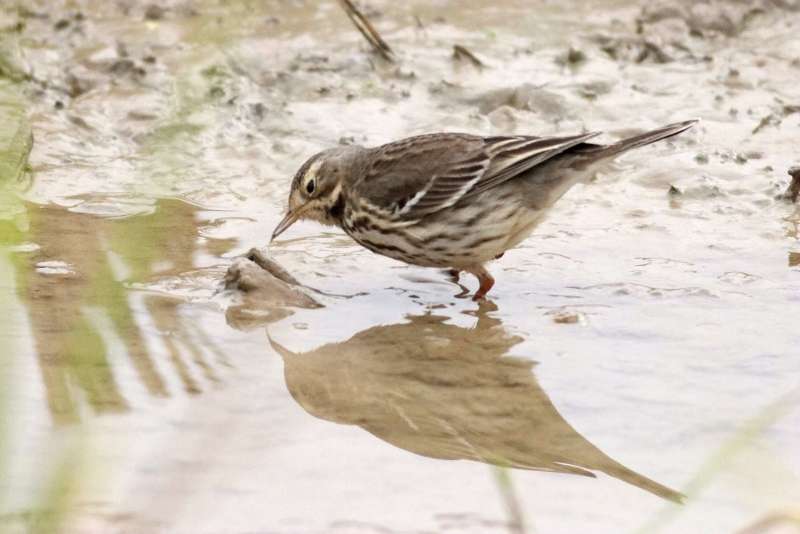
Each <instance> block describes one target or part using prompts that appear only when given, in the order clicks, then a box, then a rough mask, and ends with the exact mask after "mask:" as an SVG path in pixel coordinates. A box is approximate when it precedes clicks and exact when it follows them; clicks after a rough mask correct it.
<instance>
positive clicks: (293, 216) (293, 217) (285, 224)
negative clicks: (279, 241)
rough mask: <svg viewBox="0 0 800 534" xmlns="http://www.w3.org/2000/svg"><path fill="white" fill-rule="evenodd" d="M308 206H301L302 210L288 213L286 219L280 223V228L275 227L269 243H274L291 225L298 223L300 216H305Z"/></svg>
mask: <svg viewBox="0 0 800 534" xmlns="http://www.w3.org/2000/svg"><path fill="white" fill-rule="evenodd" d="M306 206H307V205H306ZM306 206H301V207H300V208H298V209H296V210H294V211H290V212H289V213H287V214H286V217H284V218H283V220H281V222H279V223H278V226H276V227H275V230H273V232H272V238H271V239H270V240H269V242H270V243H272V242H273V241H274V240H275V238H276V237H278V236H279V235H281V234H282V233H283V232H285V231H286V230H287V229H288V228H289V227H290V226H291V225H293V224H294V223H296V222H297V220H298V219H299V218H300V216H301V215H303V212H304V211H306Z"/></svg>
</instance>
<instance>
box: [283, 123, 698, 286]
mask: <svg viewBox="0 0 800 534" xmlns="http://www.w3.org/2000/svg"><path fill="white" fill-rule="evenodd" d="M696 122H697V121H695V120H691V121H686V122H680V123H676V124H670V125H669V126H664V127H663V128H658V129H656V130H652V131H649V132H646V133H643V134H640V135H636V136H634V137H630V138H628V139H623V140H622V141H619V142H617V143H613V144H610V145H600V144H595V143H590V142H589V140H590V139H592V138H593V137H595V136H597V135H599V132H593V133H586V134H580V135H572V136H566V137H531V136H520V135H515V136H492V137H480V136H476V135H468V134H463V133H434V134H427V135H419V136H415V137H409V138H406V139H401V140H399V141H394V142H392V143H388V144H385V145H382V146H378V147H374V148H365V147H361V146H346V147H339V148H333V149H330V150H325V151H323V152H320V153H318V154H316V155H314V156H312V157H311V158H310V159H308V160H307V161H306V162H305V163H304V164H303V165H302V166H301V167H300V169H299V170H298V171H297V174H295V176H294V179H293V180H292V185H291V191H290V193H289V206H288V211H287V213H286V216H285V217H284V218H283V220H282V221H281V222H280V223H279V224H278V226H277V227H276V228H275V231H274V232H273V234H272V239H273V240H274V239H275V238H276V237H278V236H279V235H280V234H282V233H283V232H284V231H285V230H286V229H287V228H289V227H290V226H291V225H292V224H294V223H295V222H296V221H298V220H300V219H311V220H315V221H317V222H320V223H322V224H326V225H332V226H338V227H340V228H341V229H343V230H344V231H345V232H346V233H347V234H348V235H349V236H350V237H352V238H353V239H354V240H355V241H356V242H358V243H359V244H360V245H362V246H364V247H366V248H367V249H369V250H371V251H373V252H376V253H378V254H382V255H384V256H388V257H390V258H394V259H396V260H400V261H403V262H405V263H410V264H413V265H420V266H423V267H439V268H446V269H449V270H451V272H452V273H454V274H456V275H457V273H458V272H460V271H465V272H468V273H471V274H473V275H475V276H476V277H477V278H478V281H479V283H480V286H479V288H478V290H477V292H476V293H475V296H474V300H480V299H483V298H484V297H485V296H486V293H487V292H488V291H489V289H491V287H492V285H494V278H492V276H491V275H490V274H489V272H488V271H487V270H486V267H485V264H486V263H487V262H489V261H491V260H493V259H497V258H499V257H501V256H502V255H503V253H504V252H505V251H506V250H508V249H510V248H512V247H514V246H516V245H517V244H519V243H520V242H521V241H522V240H524V239H525V238H526V237H528V235H530V233H531V232H532V231H533V229H534V228H535V227H536V225H537V224H539V223H540V222H541V221H542V219H543V218H544V216H545V215H546V214H547V212H548V211H549V210H550V208H551V207H552V206H553V204H554V203H555V202H556V201H557V200H558V199H559V198H561V197H562V196H563V195H564V193H566V192H567V191H568V190H569V189H570V187H572V186H573V185H575V184H576V183H580V182H584V181H586V180H588V179H591V178H592V177H593V176H594V174H595V172H596V171H597V170H598V164H599V163H602V162H603V161H606V160H609V159H610V158H613V157H615V156H617V155H619V154H621V153H622V152H625V151H627V150H630V149H632V148H638V147H641V146H644V145H647V144H650V143H653V142H655V141H659V140H661V139H666V138H667V137H671V136H673V135H677V134H679V133H681V132H683V131H684V130H687V129H688V128H691V127H692V126H693V125H694V124H695V123H696Z"/></svg>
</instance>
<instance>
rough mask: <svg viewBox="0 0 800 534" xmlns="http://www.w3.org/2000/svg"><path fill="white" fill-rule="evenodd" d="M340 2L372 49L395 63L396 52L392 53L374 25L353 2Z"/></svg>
mask: <svg viewBox="0 0 800 534" xmlns="http://www.w3.org/2000/svg"><path fill="white" fill-rule="evenodd" d="M339 2H340V3H341V4H342V7H343V8H344V10H345V12H346V13H347V16H348V17H350V20H352V21H353V24H355V25H356V28H357V29H358V31H360V32H361V35H363V36H364V38H365V39H366V40H367V41H368V42H369V44H371V45H372V48H374V49H375V51H376V52H378V54H380V55H381V57H382V58H383V59H385V60H387V61H394V57H393V55H394V52H392V49H391V48H390V47H389V45H388V44H386V41H384V40H383V39H382V38H381V36H380V35H379V34H378V32H377V31H375V28H373V27H372V24H370V23H369V21H368V20H367V18H366V17H365V16H364V15H362V14H361V12H360V11H359V10H358V8H356V6H355V5H354V4H353V2H351V0H339Z"/></svg>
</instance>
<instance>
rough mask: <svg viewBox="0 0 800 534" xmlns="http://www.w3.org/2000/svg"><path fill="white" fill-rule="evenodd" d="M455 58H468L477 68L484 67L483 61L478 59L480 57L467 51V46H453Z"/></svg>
mask: <svg viewBox="0 0 800 534" xmlns="http://www.w3.org/2000/svg"><path fill="white" fill-rule="evenodd" d="M453 57H454V58H455V59H462V58H466V59H468V60H469V61H470V62H471V63H472V64H473V65H475V66H476V67H478V68H482V67H483V61H481V60H480V59H478V56H476V55H475V54H473V53H472V52H470V51H469V50H467V48H466V47H465V46H462V45H460V44H457V45H453Z"/></svg>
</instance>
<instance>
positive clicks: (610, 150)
mask: <svg viewBox="0 0 800 534" xmlns="http://www.w3.org/2000/svg"><path fill="white" fill-rule="evenodd" d="M695 124H697V119H692V120H690V121H684V122H676V123H674V124H669V125H667V126H662V127H661V128H658V129H655V130H650V131H649V132H645V133H643V134H639V135H634V136H633V137H628V138H627V139H623V140H622V141H617V142H616V143H613V144H611V145H590V146H587V147H586V148H583V150H582V152H584V153H585V154H586V155H587V156H589V158H590V159H591V160H594V161H597V160H601V159H606V158H612V157H614V156H616V155H618V154H621V153H623V152H627V151H628V150H631V149H633V148H639V147H642V146H645V145H649V144H650V143H655V142H656V141H661V140H662V139H666V138H668V137H672V136H673V135H678V134H679V133H681V132H685V131H686V130H688V129H689V128H691V127H692V126H694V125H695Z"/></svg>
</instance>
